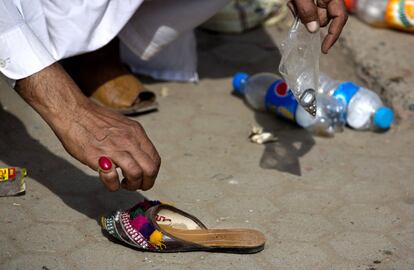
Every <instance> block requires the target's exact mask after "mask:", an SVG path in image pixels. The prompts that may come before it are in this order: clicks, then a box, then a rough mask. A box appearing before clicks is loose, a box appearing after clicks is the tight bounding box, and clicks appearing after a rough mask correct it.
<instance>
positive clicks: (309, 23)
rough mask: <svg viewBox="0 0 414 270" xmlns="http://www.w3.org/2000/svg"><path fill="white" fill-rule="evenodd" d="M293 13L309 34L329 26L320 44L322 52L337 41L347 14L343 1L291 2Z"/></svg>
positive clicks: (311, 0) (295, 0) (296, 0)
mask: <svg viewBox="0 0 414 270" xmlns="http://www.w3.org/2000/svg"><path fill="white" fill-rule="evenodd" d="M291 3H292V4H293V10H294V12H295V13H296V14H297V15H298V16H299V18H300V20H301V22H302V23H304V24H305V25H306V27H307V28H308V30H309V31H310V32H316V31H317V30H318V29H319V27H325V26H327V25H328V24H329V28H328V34H327V35H326V37H325V38H324V40H323V43H322V48H321V49H322V52H323V53H328V50H329V49H330V48H331V47H332V46H333V45H334V44H335V42H336V41H337V40H338V38H339V36H340V34H341V32H342V29H343V28H344V26H345V24H346V21H347V20H348V13H347V11H346V8H345V4H344V1H343V0H317V1H316V4H315V1H314V0H292V2H291Z"/></svg>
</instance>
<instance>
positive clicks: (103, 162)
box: [99, 157, 112, 171]
mask: <svg viewBox="0 0 414 270" xmlns="http://www.w3.org/2000/svg"><path fill="white" fill-rule="evenodd" d="M99 167H100V168H101V170H103V171H109V170H111V169H112V161H111V160H110V159H109V158H108V157H100V158H99Z"/></svg>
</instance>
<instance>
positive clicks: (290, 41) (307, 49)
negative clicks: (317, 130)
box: [279, 17, 321, 116]
mask: <svg viewBox="0 0 414 270" xmlns="http://www.w3.org/2000/svg"><path fill="white" fill-rule="evenodd" d="M320 48H321V37H320V33H319V32H316V33H310V32H309V31H308V30H307V29H306V27H305V26H304V25H303V24H302V23H301V22H300V20H299V18H298V17H296V19H295V22H294V23H293V25H292V27H291V28H290V30H289V34H288V38H287V39H286V40H285V41H284V42H283V43H282V60H281V62H280V66H279V72H280V73H281V74H282V76H283V78H284V79H285V81H286V83H287V84H288V85H289V88H290V89H291V90H292V92H293V94H294V95H295V98H296V100H297V101H298V103H299V104H300V105H301V106H302V107H303V108H304V109H305V110H306V111H307V112H308V113H310V114H311V115H312V116H315V115H316V91H317V89H318V83H319V56H320Z"/></svg>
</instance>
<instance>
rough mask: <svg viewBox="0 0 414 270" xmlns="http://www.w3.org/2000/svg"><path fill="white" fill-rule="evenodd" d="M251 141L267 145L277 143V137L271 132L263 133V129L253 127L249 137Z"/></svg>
mask: <svg viewBox="0 0 414 270" xmlns="http://www.w3.org/2000/svg"><path fill="white" fill-rule="evenodd" d="M249 138H250V141H251V142H252V143H256V144H265V143H268V142H275V141H277V139H276V137H275V136H274V135H273V134H272V133H270V132H263V128H262V127H257V126H253V127H252V130H251V131H250V135H249Z"/></svg>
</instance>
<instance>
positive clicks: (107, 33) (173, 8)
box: [0, 0, 229, 80]
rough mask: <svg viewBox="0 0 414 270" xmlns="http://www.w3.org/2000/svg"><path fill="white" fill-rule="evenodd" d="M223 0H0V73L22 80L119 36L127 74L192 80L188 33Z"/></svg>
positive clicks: (193, 57)
mask: <svg viewBox="0 0 414 270" xmlns="http://www.w3.org/2000/svg"><path fill="white" fill-rule="evenodd" d="M228 1H229V0H147V1H143V0H70V1H68V0H1V1H0V72H1V73H3V74H4V75H5V76H6V77H8V78H10V79H13V80H17V79H21V78H25V77H27V76H30V75H32V74H34V73H36V72H38V71H40V70H42V69H43V68H45V67H47V66H49V65H51V64H53V63H55V62H57V61H59V60H61V59H64V58H67V57H70V56H74V55H78V54H82V53H85V52H90V51H94V50H96V49H98V48H100V47H102V46H104V45H105V44H107V43H108V42H109V41H110V40H112V39H113V38H114V37H115V36H117V35H119V38H120V39H121V41H122V45H121V57H122V58H123V60H124V61H126V62H127V64H129V65H130V66H131V68H132V70H133V71H135V72H139V73H143V74H145V75H150V76H153V77H155V78H159V79H174V80H196V79H197V72H196V66H197V62H196V55H195V53H196V49H195V39H194V35H193V33H192V30H193V29H194V27H196V26H198V25H199V24H201V23H202V22H203V21H205V20H207V19H208V18H209V17H211V16H212V15H214V13H215V12H217V11H218V10H220V8H222V7H223V6H224V5H225V4H226V3H227V2H228ZM163 50H164V52H162V51H163ZM157 54H159V56H158V57H157Z"/></svg>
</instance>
